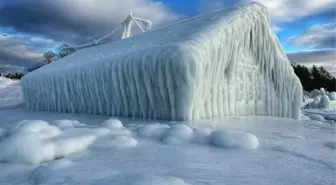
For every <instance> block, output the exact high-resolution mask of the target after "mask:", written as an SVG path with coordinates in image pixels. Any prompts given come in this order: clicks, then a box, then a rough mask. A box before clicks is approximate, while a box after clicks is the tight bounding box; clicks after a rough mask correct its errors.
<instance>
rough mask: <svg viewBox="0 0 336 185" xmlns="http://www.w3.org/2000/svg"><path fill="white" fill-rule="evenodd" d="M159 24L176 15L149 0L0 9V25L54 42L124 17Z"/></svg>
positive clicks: (44, 1) (62, 1)
mask: <svg viewBox="0 0 336 185" xmlns="http://www.w3.org/2000/svg"><path fill="white" fill-rule="evenodd" d="M129 11H134V15H136V16H141V17H144V18H150V19H151V20H152V21H153V23H154V24H155V23H156V24H159V23H162V22H165V21H170V20H173V19H175V18H176V17H177V16H176V15H175V14H173V13H171V12H170V11H169V10H167V9H166V8H165V7H164V6H163V5H158V4H156V3H154V2H152V1H150V0H123V1H120V0H119V1H118V0H96V1H91V0H57V1H54V0H29V1H18V3H12V4H11V5H9V6H5V7H2V8H1V9H0V26H2V27H11V28H14V29H15V31H17V32H21V33H29V34H35V35H39V36H43V37H46V38H51V39H53V40H56V41H66V42H70V43H79V42H83V41H85V40H87V39H92V38H93V37H97V36H101V35H102V34H104V33H106V32H109V31H111V30H113V29H114V28H115V27H116V26H117V25H119V24H120V23H121V22H122V21H123V19H124V18H125V17H126V16H127V14H128V13H129Z"/></svg>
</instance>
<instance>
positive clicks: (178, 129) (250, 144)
mask: <svg viewBox="0 0 336 185" xmlns="http://www.w3.org/2000/svg"><path fill="white" fill-rule="evenodd" d="M137 135H138V136H139V137H143V138H150V139H154V140H157V141H160V142H162V143H164V144H168V145H176V144H188V143H195V144H201V145H213V146H216V147H222V148H245V149H256V148H258V146H259V140H258V138H257V137H256V136H254V135H252V134H250V133H245V132H237V131H230V130H227V131H221V130H212V129H210V128H191V127H190V126H188V125H185V124H176V125H172V126H168V125H166V124H159V123H155V124H148V125H143V126H140V127H139V128H138V130H137Z"/></svg>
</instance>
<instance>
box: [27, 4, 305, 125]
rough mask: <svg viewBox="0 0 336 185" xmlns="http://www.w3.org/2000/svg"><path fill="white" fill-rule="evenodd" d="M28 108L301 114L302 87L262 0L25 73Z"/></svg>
mask: <svg viewBox="0 0 336 185" xmlns="http://www.w3.org/2000/svg"><path fill="white" fill-rule="evenodd" d="M22 89H23V94H24V98H25V102H26V106H27V107H29V108H34V109H38V110H44V111H58V112H72V113H89V114H103V115H110V116H126V117H138V118H150V119H166V120H192V119H204V118H211V117H217V116H249V115H269V116H281V117H290V118H295V119H299V118H300V115H301V114H300V106H301V104H302V86H301V83H300V81H299V79H298V78H297V77H296V76H295V74H294V72H293V69H292V68H291V66H290V62H289V60H288V59H287V57H286V55H285V53H284V51H283V49H282V47H281V44H280V42H279V40H278V39H277V37H276V36H275V34H274V33H273V32H272V31H271V28H270V20H269V14H268V12H267V11H266V8H265V7H263V6H262V5H260V4H258V3H251V4H249V5H246V6H240V7H238V8H235V9H227V10H220V11H215V12H212V13H210V14H208V15H201V16H197V17H193V18H190V19H187V20H183V21H180V22H177V23H174V24H171V25H168V26H165V27H162V28H159V29H156V30H153V31H150V32H146V33H144V34H141V35H138V36H135V37H132V38H129V39H124V40H119V41H116V42H111V43H108V44H105V45H100V46H97V47H92V48H86V49H83V50H80V51H78V52H76V53H74V54H72V55H69V56H67V57H65V58H62V59H60V60H58V61H55V62H53V63H51V64H49V65H46V66H44V67H42V68H40V69H37V70H35V71H34V72H31V73H29V74H28V75H26V76H25V77H24V78H23V79H22Z"/></svg>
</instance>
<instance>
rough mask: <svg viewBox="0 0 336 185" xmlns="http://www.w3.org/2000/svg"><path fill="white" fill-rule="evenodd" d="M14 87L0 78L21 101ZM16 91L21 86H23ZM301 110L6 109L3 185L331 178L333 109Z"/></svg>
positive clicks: (197, 184)
mask: <svg viewBox="0 0 336 185" xmlns="http://www.w3.org/2000/svg"><path fill="white" fill-rule="evenodd" d="M7 87H8V86H6V87H5V86H1V84H0V94H1V95H3V94H5V95H6V94H7V95H6V96H7V98H5V99H1V100H2V101H3V100H4V101H5V102H8V101H6V100H8V99H16V100H17V101H12V102H11V103H12V104H19V102H20V101H21V100H20V99H19V98H13V97H11V93H9V94H8V93H3V92H5V91H7V92H9V91H8V89H7ZM10 88H12V89H11V91H13V92H20V88H19V86H18V83H15V85H12V86H10ZM13 95H14V97H20V96H21V95H20V93H14V94H13ZM0 98H2V97H0ZM0 104H1V105H4V104H2V102H0ZM7 105H8V104H7ZM8 106H9V107H10V108H12V107H13V106H12V105H10V104H9V105H8ZM3 108H5V107H3ZM304 114H305V115H306V116H307V117H306V116H302V118H303V121H295V120H291V119H284V118H275V117H230V118H220V119H213V120H208V121H198V122H183V123H182V125H181V124H180V123H181V122H162V121H160V122H154V121H140V120H131V119H121V118H120V119H116V118H114V119H110V118H108V117H104V116H92V115H76V114H58V113H51V112H37V111H33V110H27V109H24V108H16V109H3V110H0V128H1V129H0V161H2V162H1V163H0V184H1V185H2V184H11V185H12V184H18V185H19V184H46V185H52V184H73V185H77V184H81V185H82V184H83V185H86V184H88V185H105V184H106V185H110V184H112V185H154V184H155V185H186V184H189V185H209V184H211V185H213V184H214V185H217V184H218V185H223V184H230V185H234V184H256V185H269V184H286V185H287V184H299V185H307V184H316V185H320V184H324V185H327V184H334V183H335V180H336V179H335V148H336V142H335V131H336V130H335V124H334V122H333V121H332V120H331V119H329V117H332V115H335V111H330V112H327V111H322V110H305V111H304ZM311 115H315V116H311ZM316 115H322V118H323V120H321V117H318V116H316ZM326 115H328V116H329V117H328V118H327V117H326ZM308 116H310V117H312V118H308ZM313 118H314V119H320V121H316V120H312V119H313ZM29 120H30V121H29Z"/></svg>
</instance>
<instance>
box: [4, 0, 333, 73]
mask: <svg viewBox="0 0 336 185" xmlns="http://www.w3.org/2000/svg"><path fill="white" fill-rule="evenodd" d="M256 1H259V2H260V3H262V4H264V5H265V6H266V7H267V8H268V9H269V12H270V14H271V18H272V28H273V30H274V32H276V34H277V36H278V38H279V39H280V41H281V43H282V45H283V47H284V49H285V51H286V52H288V57H289V58H290V60H292V62H295V63H304V64H306V65H308V66H311V65H312V64H316V65H322V66H325V67H326V68H327V70H329V71H331V72H333V73H335V74H336V64H335V57H334V56H335V40H336V39H335V35H336V32H335V1H336V0H256ZM249 2H251V0H155V1H154V0H96V1H92V0H1V2H0V33H3V34H6V35H8V36H7V37H1V36H0V41H1V43H0V68H1V66H2V67H5V68H6V66H7V67H13V66H15V67H18V68H22V67H26V66H29V65H32V64H34V63H35V62H36V61H39V60H42V57H41V55H42V53H43V52H45V51H47V50H52V49H53V48H56V47H57V46H59V45H61V44H63V43H69V44H80V43H84V42H87V41H90V40H92V39H93V38H96V37H98V36H101V35H103V34H104V33H106V32H109V31H110V30H112V29H113V28H114V27H116V26H117V25H118V24H119V23H120V22H121V21H122V20H123V19H124V18H125V17H126V16H127V14H128V12H129V11H131V10H132V11H133V12H134V13H135V14H136V15H137V16H139V17H145V18H148V19H150V20H152V21H153V23H154V25H157V26H158V25H162V24H167V23H170V22H174V21H177V20H179V19H183V18H186V17H191V16H194V15H198V14H203V13H207V12H209V11H212V10H215V9H221V8H230V7H234V6H237V5H241V4H246V3H249ZM321 51H323V52H321Z"/></svg>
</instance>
